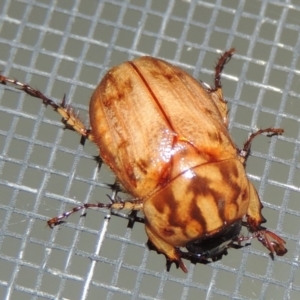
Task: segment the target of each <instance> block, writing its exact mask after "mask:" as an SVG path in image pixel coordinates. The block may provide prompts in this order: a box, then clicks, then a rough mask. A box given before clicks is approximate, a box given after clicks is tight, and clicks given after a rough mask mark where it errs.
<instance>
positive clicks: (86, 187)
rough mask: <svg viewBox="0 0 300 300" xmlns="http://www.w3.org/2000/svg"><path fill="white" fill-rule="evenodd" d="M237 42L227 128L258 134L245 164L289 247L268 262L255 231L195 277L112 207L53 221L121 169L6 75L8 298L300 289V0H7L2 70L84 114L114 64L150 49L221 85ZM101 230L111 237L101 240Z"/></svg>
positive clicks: (2, 143) (2, 274)
mask: <svg viewBox="0 0 300 300" xmlns="http://www.w3.org/2000/svg"><path fill="white" fill-rule="evenodd" d="M230 47H235V48H236V49H237V51H236V54H235V55H234V58H233V59H232V60H231V62H230V63H229V64H228V65H227V66H226V68H225V71H224V76H223V78H222V83H223V90H224V95H225V98H226V99H227V100H228V102H229V106H230V132H231V134H232V136H233V138H234V140H235V142H236V143H237V145H242V143H243V142H244V141H245V140H246V138H247V136H248V135H249V133H250V132H251V131H254V130H255V129H257V128H265V127H269V126H274V127H283V128H284V129H285V133H284V135H283V136H280V137H278V138H277V137H275V138H272V139H269V138H267V137H264V136H260V137H258V138H257V139H256V140H255V142H254V143H253V146H252V155H251V157H250V158H249V161H248V165H247V173H248V175H249V177H250V178H251V180H252V181H253V182H254V184H255V186H256V187H257V189H258V192H259V194H260V196H261V199H262V200H263V204H264V210H263V214H264V216H265V217H266V219H267V227H268V228H270V229H271V230H274V231H275V232H276V233H278V234H279V235H281V236H282V237H283V238H284V239H285V240H286V241H287V248H288V250H289V252H288V253H287V254H286V255H285V256H284V257H276V259H275V261H272V260H271V259H270V258H269V257H268V253H267V251H266V250H265V249H263V247H262V246H261V245H260V244H259V243H258V242H257V241H255V240H254V241H253V242H252V245H251V246H249V247H245V248H243V249H240V250H235V249H232V250H230V251H229V254H228V256H226V257H224V258H223V259H222V260H221V261H218V262H216V263H213V264H210V265H199V264H198V265H193V264H190V263H189V262H187V261H186V264H187V267H188V270H189V272H188V274H184V273H183V272H182V271H181V270H178V269H176V268H175V267H174V266H172V268H171V271H170V272H166V270H165V258H164V256H163V255H158V254H157V253H156V252H154V251H149V250H148V249H147V247H146V246H145V243H146V240H147V237H146V233H145V232H144V228H143V225H141V224H135V225H134V227H133V229H132V230H131V229H128V228H127V221H126V220H124V219H122V218H119V217H115V216H112V218H111V220H110V222H109V223H108V222H107V221H105V215H106V213H107V212H99V211H88V212H87V216H86V217H85V218H80V215H79V214H76V215H74V216H72V217H71V218H69V219H68V220H67V223H65V224H63V225H61V226H59V227H56V228H55V229H53V230H50V229H49V228H47V227H46V221H47V220H48V219H49V218H51V217H54V216H56V215H58V214H60V213H61V212H63V211H66V210H68V209H70V208H71V207H73V206H75V205H78V204H80V203H82V202H97V201H101V202H104V201H108V198H107V196H106V194H110V193H111V191H110V190H109V188H108V184H109V183H113V182H114V176H113V174H112V173H111V172H110V171H109V170H108V168H107V167H106V166H105V165H102V166H101V169H100V171H99V172H98V169H97V165H96V163H95V161H94V160H93V156H94V155H97V154H98V153H97V148H96V147H95V146H94V145H91V144H89V143H86V145H85V146H84V147H82V146H81V145H80V144H79V137H78V136H77V135H76V134H75V133H73V132H70V131H65V130H63V126H62V124H61V123H60V118H59V116H58V115H57V114H56V113H55V112H53V110H51V109H50V108H45V107H44V106H43V105H41V103H40V101H39V100H38V99H34V98H32V97H29V96H26V95H24V93H22V92H19V91H16V90H15V89H11V88H6V87H4V86H0V298H1V299H122V300H124V299H149V300H150V299H182V300H183V299H299V298H300V268H299V255H300V242H299V240H300V239H299V238H300V155H299V152H300V125H299V119H300V79H299V78H300V77H299V75H300V60H299V53H300V5H299V1H297V0H278V1H275V0H274V1H272V0H261V1H258V0H257V1H246V0H223V1H222V0H205V1H201V0H199V1H194V0H190V1H188V0H185V1H183V0H163V1H155V0H152V1H151V0H131V1H130V0H107V1H105V0H99V1H79V0H69V1H55V0H52V1H51V0H31V1H30V0H2V1H0V70H2V73H3V74H4V75H6V76H10V77H13V78H17V79H19V80H20V81H23V82H27V83H30V84H31V85H32V86H33V87H37V88H38V89H40V90H41V91H43V92H44V93H45V94H46V95H48V96H51V98H52V99H55V100H56V101H60V99H62V97H63V95H64V94H66V95H67V99H68V101H69V102H70V103H72V105H73V107H75V108H76V109H78V110H79V111H80V112H81V116H82V118H83V119H86V120H88V103H89V98H90V95H91V93H92V91H93V89H94V88H95V87H96V85H97V83H98V82H99V81H100V79H101V78H102V77H103V75H104V74H105V72H106V71H107V70H108V68H109V67H111V66H113V65H117V64H119V63H121V62H123V61H125V60H128V59H132V58H134V57H139V56H142V55H151V56H155V57H159V58H163V59H165V60H167V61H169V62H171V63H173V64H175V65H178V66H180V67H181V68H183V69H185V70H187V71H188V72H189V73H190V74H192V75H193V76H195V77H196V78H201V80H202V81H205V82H207V83H211V82H212V77H213V69H214V65H215V62H216V60H217V57H218V56H219V54H220V53H221V52H222V51H223V50H225V49H228V48H230ZM101 234H105V236H104V240H103V241H101V239H99V237H100V235H101Z"/></svg>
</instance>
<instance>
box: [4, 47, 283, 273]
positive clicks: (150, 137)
mask: <svg viewBox="0 0 300 300" xmlns="http://www.w3.org/2000/svg"><path fill="white" fill-rule="evenodd" d="M233 53H234V49H230V50H229V51H227V52H225V53H224V54H223V55H222V56H221V57H220V58H219V61H218V64H217V66H216V69H215V79H214V87H209V86H207V85H204V84H202V83H201V82H199V81H197V80H195V79H194V78H193V77H191V76H190V75H189V74H187V73H186V72H184V71H183V70H181V69H179V68H177V67H175V66H173V65H171V64H169V63H167V62H165V61H163V60H160V59H156V58H153V57H147V56H145V57H141V58H138V59H136V60H133V61H128V62H125V63H123V64H121V65H119V66H117V67H114V68H112V69H111V70H109V71H108V73H107V74H106V75H105V77H104V78H103V80H102V81H101V82H100V84H99V85H98V87H97V88H96V89H95V91H94V93H93V95H92V98H91V102H90V125H91V128H90V129H89V128H86V127H85V125H84V124H83V123H82V122H81V121H80V119H79V118H78V116H77V114H75V113H74V111H73V109H72V108H70V106H68V105H66V103H65V100H63V101H62V103H61V104H56V103H55V102H54V101H52V100H51V99H49V98H47V97H46V96H45V95H43V94H42V93H41V92H39V91H38V90H35V89H33V88H32V87H30V86H29V85H26V84H23V83H21V82H19V81H16V80H13V79H9V78H7V77H5V76H1V75H0V82H1V83H2V84H7V83H10V84H14V85H16V86H18V87H20V88H21V89H22V90H23V91H25V92H26V93H27V94H29V95H32V96H34V97H37V98H40V99H42V101H43V103H44V104H46V105H50V106H52V107H53V108H54V109H55V110H56V111H57V112H58V113H59V114H60V115H61V116H62V118H63V123H64V124H65V125H66V126H67V127H68V128H71V129H73V130H75V131H77V132H78V133H79V134H80V135H81V136H82V138H83V139H88V140H90V141H92V142H93V143H95V144H96V145H97V146H98V148H99V153H100V157H101V158H102V159H103V161H104V162H105V163H106V164H107V165H108V166H109V167H110V168H111V169H112V170H113V172H114V173H115V175H116V176H117V178H118V180H119V181H120V183H121V184H122V186H124V188H125V190H126V191H127V192H128V193H129V194H130V195H131V196H132V199H133V200H131V201H122V200H121V199H117V200H112V201H111V203H109V204H105V203H98V204H92V203H88V204H83V205H82V206H78V207H76V208H74V209H72V210H71V211H69V212H66V213H63V214H62V215H60V216H58V217H55V218H53V219H51V220H49V221H48V224H49V226H50V227H53V226H55V225H58V224H59V223H61V222H62V221H63V219H65V218H67V217H68V216H69V215H70V214H72V213H74V212H76V211H78V210H81V209H84V208H97V207H98V208H109V209H111V210H114V211H118V210H121V209H129V210H131V211H139V210H140V211H142V212H143V214H144V223H145V228H146V232H147V235H148V238H149V241H148V245H149V246H150V248H152V249H155V250H157V251H158V252H159V253H163V254H164V255H165V256H166V258H167V267H168V269H169V268H170V265H171V263H173V262H174V263H175V264H176V265H177V267H180V268H181V269H182V270H183V271H185V272H187V268H186V266H185V265H184V263H183V261H182V258H185V259H189V260H190V261H192V262H194V263H196V262H200V263H206V262H209V261H211V260H212V261H215V260H218V259H220V258H221V257H222V255H224V254H227V249H228V248H230V247H239V245H240V244H241V242H242V241H245V240H249V239H252V238H257V239H258V240H259V241H260V242H261V243H262V244H263V245H264V246H265V247H266V248H267V249H268V250H269V251H270V252H271V256H272V257H273V256H274V254H277V255H284V254H285V253H286V252H287V250H286V248H285V246H284V244H285V241H284V240H283V239H282V238H281V237H279V236H277V235H276V234H275V233H273V232H271V231H269V230H267V229H266V228H264V227H262V226H261V224H262V223H264V222H265V221H266V220H265V219H264V217H263V216H262V214H261V210H262V207H263V206H262V204H261V201H260V199H259V196H258V194H257V192H256V190H255V188H254V186H253V185H252V183H251V182H250V181H249V180H248V178H247V175H246V172H245V165H246V161H247V158H248V156H249V153H250V147H251V142H252V140H253V138H254V137H255V136H257V135H259V134H262V133H267V134H268V135H278V134H281V133H282V132H283V130H282V129H280V128H267V129H262V130H259V131H257V132H255V133H253V134H251V135H250V137H249V138H248V140H247V141H246V143H245V144H244V146H243V148H242V149H238V148H237V147H236V146H235V144H234V142H233V140H232V138H231V136H230V135H229V132H228V118H227V113H228V109H227V103H226V101H225V100H224V99H223V93H222V87H221V80H220V76H221V73H222V70H223V68H224V66H225V64H226V63H227V62H228V61H229V60H230V58H231V57H232V55H233ZM139 220H140V219H139ZM242 226H245V227H247V228H248V230H249V231H250V233H251V235H250V236H247V237H244V236H242V235H241V233H240V232H241V228H242ZM184 248H185V249H186V250H184Z"/></svg>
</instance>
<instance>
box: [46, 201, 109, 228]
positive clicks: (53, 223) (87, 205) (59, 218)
mask: <svg viewBox="0 0 300 300" xmlns="http://www.w3.org/2000/svg"><path fill="white" fill-rule="evenodd" d="M111 207H112V204H106V203H85V204H83V205H79V206H76V207H74V208H73V209H71V210H69V211H67V212H64V213H62V214H61V215H59V216H57V217H54V218H52V219H50V220H48V222H47V224H48V226H49V227H50V228H53V227H55V226H57V225H60V224H62V223H64V222H65V221H64V219H67V218H68V217H69V216H70V215H72V214H73V213H76V212H77V211H80V210H83V209H91V208H107V209H110V208H111Z"/></svg>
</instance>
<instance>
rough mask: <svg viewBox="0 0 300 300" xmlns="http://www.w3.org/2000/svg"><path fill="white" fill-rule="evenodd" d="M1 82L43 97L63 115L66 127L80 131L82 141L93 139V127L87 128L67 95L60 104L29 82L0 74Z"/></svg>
mask: <svg viewBox="0 0 300 300" xmlns="http://www.w3.org/2000/svg"><path fill="white" fill-rule="evenodd" d="M0 83H1V84H3V85H7V84H11V85H14V86H15V87H18V88H19V89H20V90H22V91H24V92H25V93H26V94H28V95H30V96H32V97H35V98H38V99H41V100H42V102H43V104H45V105H46V106H47V105H50V106H51V107H52V108H53V109H54V110H55V111H57V112H58V113H59V114H60V115H61V117H62V123H63V124H65V126H66V128H68V129H71V130H74V131H76V132H78V133H79V134H80V135H81V136H82V138H83V140H82V142H81V143H84V140H85V139H88V140H90V141H93V134H92V131H91V129H88V128H86V126H85V125H84V124H83V122H82V121H81V119H80V117H79V115H78V113H77V112H75V111H74V109H73V108H72V107H71V106H70V105H67V104H66V99H65V96H64V97H63V100H62V102H61V103H60V104H57V103H56V102H55V101H53V100H51V99H49V98H48V97H46V96H45V95H44V94H43V93H41V92H40V91H39V90H37V89H34V88H33V87H31V86H30V85H28V84H25V83H22V82H20V81H18V80H15V79H11V78H8V77H5V76H3V75H0Z"/></svg>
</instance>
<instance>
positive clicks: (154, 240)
mask: <svg viewBox="0 0 300 300" xmlns="http://www.w3.org/2000/svg"><path fill="white" fill-rule="evenodd" d="M146 232H147V235H148V237H149V241H148V247H149V249H150V250H156V251H157V252H158V253H162V254H164V255H165V256H166V259H167V270H168V271H169V270H170V267H171V265H172V263H175V265H176V267H177V268H178V267H180V269H181V270H182V271H183V272H185V273H187V271H188V270H187V268H186V266H185V264H184V263H183V261H182V259H181V254H180V252H179V250H178V249H176V248H175V247H173V246H172V245H170V244H168V243H167V242H165V241H164V240H163V239H161V238H159V237H158V236H157V235H156V234H153V233H152V231H151V228H150V227H149V226H146Z"/></svg>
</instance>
